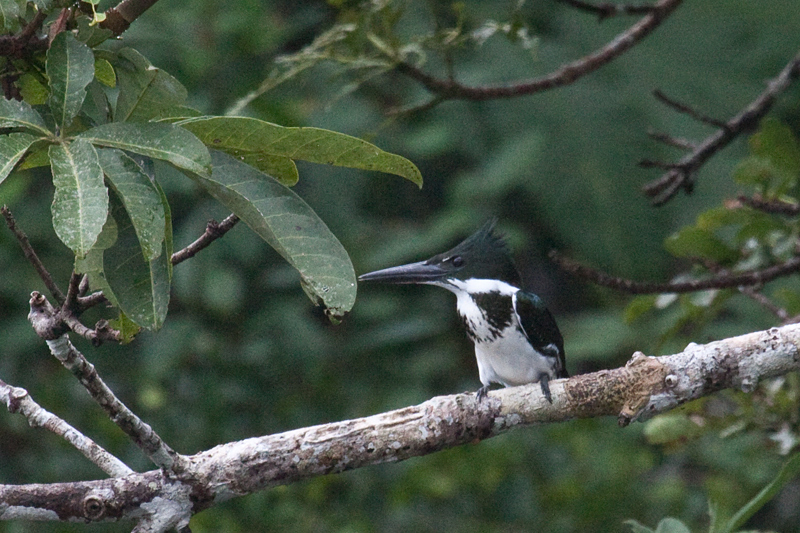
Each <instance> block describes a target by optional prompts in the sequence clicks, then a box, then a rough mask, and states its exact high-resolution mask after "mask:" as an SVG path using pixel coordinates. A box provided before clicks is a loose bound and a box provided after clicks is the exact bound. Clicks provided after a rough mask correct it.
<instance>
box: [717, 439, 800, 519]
mask: <svg viewBox="0 0 800 533" xmlns="http://www.w3.org/2000/svg"><path fill="white" fill-rule="evenodd" d="M798 474H800V453H796V454H794V455H793V456H792V457H791V458H790V459H789V460H788V461H787V462H786V464H784V465H783V468H781V471H780V472H778V475H777V476H775V479H773V480H772V481H771V482H770V484H769V485H767V486H766V487H764V488H763V489H761V492H759V493H758V494H757V495H756V496H755V497H754V498H753V499H752V500H750V501H749V502H747V503H746V504H745V505H744V506H743V507H742V508H741V509H739V510H738V511H737V512H736V514H735V515H733V517H732V518H731V519H730V520H729V521H728V523H727V524H726V525H725V527H724V528H723V529H721V531H722V532H724V533H733V532H734V531H738V530H739V528H741V527H742V526H743V525H744V524H745V523H746V522H747V521H748V520H749V519H750V518H751V517H752V516H753V515H754V514H756V513H757V512H758V510H759V509H761V508H762V507H764V505H766V504H767V503H768V502H769V501H770V500H772V499H773V498H774V497H775V496H776V495H777V494H778V492H780V490H781V489H782V488H783V487H784V486H785V485H786V484H787V483H789V482H790V481H791V480H793V479H794V478H795V477H797V476H798Z"/></svg>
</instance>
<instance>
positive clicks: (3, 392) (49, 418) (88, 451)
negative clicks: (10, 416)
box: [0, 380, 134, 477]
mask: <svg viewBox="0 0 800 533" xmlns="http://www.w3.org/2000/svg"><path fill="white" fill-rule="evenodd" d="M0 402H3V403H4V404H5V405H6V407H7V408H8V412H9V413H19V414H21V415H22V416H24V417H25V418H27V419H28V424H30V426H31V427H33V428H44V429H46V430H48V431H51V432H53V433H55V434H56V435H58V436H59V437H61V438H63V439H64V440H66V441H67V442H69V443H70V444H72V445H73V446H74V447H75V448H76V449H77V450H78V451H79V452H81V453H82V454H83V455H84V457H86V458H87V459H89V460H90V461H91V462H93V463H94V464H96V465H97V466H98V467H100V469H101V470H103V471H104V472H105V473H106V474H108V475H109V476H112V477H122V476H127V475H129V474H133V473H134V471H133V470H131V469H130V468H129V467H128V465H126V464H125V463H123V462H122V461H120V460H119V459H117V458H116V457H114V456H113V455H111V454H110V453H108V452H107V451H106V450H104V449H103V448H102V447H101V446H99V445H98V444H97V443H96V442H94V441H93V440H92V439H90V438H89V437H87V436H86V435H84V434H83V433H81V432H80V431H78V430H77V429H75V428H74V427H72V426H71V425H69V424H68V423H67V422H65V421H64V420H62V419H61V418H59V417H57V416H56V415H54V414H53V413H51V412H49V411H47V410H46V409H44V408H42V406H41V405H39V404H38V403H36V402H35V401H34V400H33V398H31V396H30V394H29V393H28V391H26V390H25V389H22V388H20V387H14V386H12V385H9V384H8V383H6V382H4V381H3V380H0Z"/></svg>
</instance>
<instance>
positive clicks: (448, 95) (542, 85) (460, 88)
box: [396, 0, 682, 100]
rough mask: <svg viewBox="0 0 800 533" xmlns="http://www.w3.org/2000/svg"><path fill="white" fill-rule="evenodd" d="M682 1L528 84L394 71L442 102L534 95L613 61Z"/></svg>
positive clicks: (664, 0)
mask: <svg viewBox="0 0 800 533" xmlns="http://www.w3.org/2000/svg"><path fill="white" fill-rule="evenodd" d="M681 1H682V0H659V1H658V2H656V3H655V4H653V6H652V7H651V8H650V9H649V10H648V13H647V15H645V16H644V17H642V19H641V20H640V21H639V22H637V23H636V24H634V25H633V26H631V27H630V28H628V29H627V30H626V31H624V32H623V33H621V34H619V35H617V36H616V37H615V38H614V39H613V40H612V41H611V42H610V43H608V44H607V45H606V46H604V47H603V48H600V49H599V50H597V51H595V52H594V53H592V54H589V55H587V56H584V57H582V58H580V59H577V60H575V61H573V62H571V63H567V64H566V65H564V66H562V67H561V68H559V69H557V70H555V71H553V72H551V73H550V74H547V75H545V76H542V77H540V78H535V79H532V80H528V81H523V82H519V83H514V84H511V85H503V86H485V87H470V86H467V85H462V84H460V83H458V82H457V81H455V80H452V79H441V78H436V77H434V76H431V75H430V74H427V73H426V72H424V71H422V70H420V69H419V68H418V67H416V66H414V65H412V64H411V63H407V62H405V61H401V62H400V63H398V65H397V66H396V69H397V71H398V72H400V73H402V74H405V75H407V76H409V77H410V78H412V79H415V80H416V81H418V82H419V83H421V84H422V85H423V86H424V87H425V88H426V89H427V90H428V91H430V92H432V93H435V94H436V95H438V96H439V97H440V98H442V99H443V100H454V99H460V100H491V99H497V98H512V97H516V96H524V95H528V94H533V93H537V92H540V91H545V90H548V89H553V88H556V87H561V86H564V85H569V84H570V83H573V82H574V81H576V80H578V79H579V78H581V77H583V76H585V75H586V74H589V73H591V72H594V71H595V70H597V69H598V68H600V67H602V66H603V65H605V64H606V63H609V62H611V61H612V60H613V59H616V58H617V57H619V56H620V55H622V54H623V53H624V52H626V51H627V50H629V49H630V48H631V47H633V46H634V45H635V44H636V43H638V42H639V41H641V40H642V39H644V38H645V37H646V36H647V35H649V34H650V32H652V31H653V30H654V29H656V28H657V27H658V26H659V25H660V24H661V23H662V22H664V20H666V19H667V17H669V15H670V14H672V12H673V11H674V10H675V8H677V7H678V6H679V5H680V3H681Z"/></svg>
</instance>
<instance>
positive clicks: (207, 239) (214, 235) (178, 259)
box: [170, 214, 239, 265]
mask: <svg viewBox="0 0 800 533" xmlns="http://www.w3.org/2000/svg"><path fill="white" fill-rule="evenodd" d="M237 222H239V217H237V216H236V215H234V214H230V215H228V217H227V218H225V220H223V221H222V222H217V221H216V220H209V221H208V224H206V231H205V232H204V233H203V234H202V235H200V237H199V238H198V239H197V240H196V241H194V242H193V243H192V244H190V245H189V246H187V247H186V248H184V249H183V250H179V251H177V252H175V253H174V254H172V257H171V258H170V260H171V261H172V264H173V265H177V264H178V263H182V262H183V261H186V260H187V259H189V258H190V257H194V255H195V254H196V253H197V252H199V251H200V250H202V249H203V248H205V247H207V246H208V245H209V244H211V243H212V242H214V241H215V240H217V239H219V238H220V237H222V236H223V235H225V234H226V233H228V232H229V231H230V230H231V228H233V227H234V226H235V225H236V223H237Z"/></svg>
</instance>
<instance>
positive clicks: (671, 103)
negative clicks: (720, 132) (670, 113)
mask: <svg viewBox="0 0 800 533" xmlns="http://www.w3.org/2000/svg"><path fill="white" fill-rule="evenodd" d="M653 96H655V97H656V100H660V101H661V103H663V104H665V105H666V106H668V107H671V108H672V109H674V110H675V111H677V112H678V113H683V114H684V115H689V116H690V117H692V118H693V119H695V120H696V121H698V122H702V123H703V124H708V125H709V126H714V127H715V128H722V129H726V128H727V127H728V124H727V123H726V122H723V121H721V120H717V119H715V118H713V117H709V116H708V115H704V114H703V113H700V112H699V111H697V110H696V109H692V108H691V107H689V106H688V105H686V104H683V103H681V102H678V101H677V100H673V99H672V98H669V97H668V96H667V95H666V94H664V93H663V92H661V91H660V90H658V89H656V90H655V91H653Z"/></svg>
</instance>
